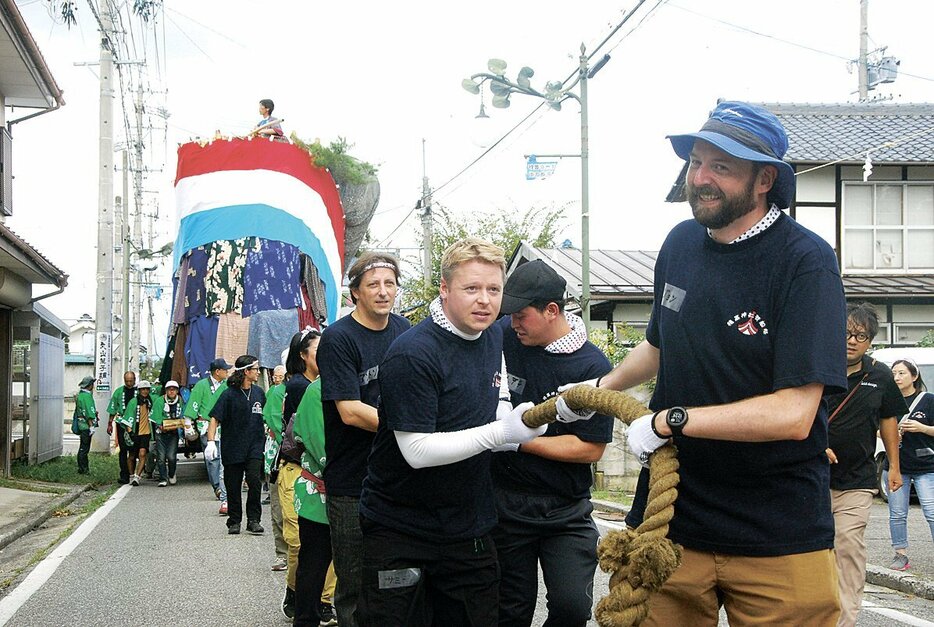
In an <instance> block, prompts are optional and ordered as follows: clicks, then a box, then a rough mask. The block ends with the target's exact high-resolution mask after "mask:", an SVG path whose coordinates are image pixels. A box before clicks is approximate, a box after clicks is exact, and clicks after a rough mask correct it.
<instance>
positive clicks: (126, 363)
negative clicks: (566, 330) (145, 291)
mask: <svg viewBox="0 0 934 627" xmlns="http://www.w3.org/2000/svg"><path fill="white" fill-rule="evenodd" d="M120 237H121V238H122V240H121V241H122V242H123V244H122V245H123V300H122V301H121V304H122V305H123V333H122V334H121V337H120V348H121V349H122V351H121V354H122V358H123V372H126V371H127V370H131V369H132V368H130V255H131V254H132V251H131V250H130V155H129V153H128V152H127V149H126V148H124V149H123V229H122V230H121V232H120ZM121 374H122V373H121Z"/></svg>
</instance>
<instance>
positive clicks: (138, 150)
mask: <svg viewBox="0 0 934 627" xmlns="http://www.w3.org/2000/svg"><path fill="white" fill-rule="evenodd" d="M134 109H135V110H136V137H135V138H133V153H134V158H133V197H134V200H135V210H136V214H135V215H134V216H133V242H134V245H135V246H134V248H135V249H136V250H141V249H142V248H143V85H142V82H140V84H139V87H138V88H137V91H136V103H135V106H134ZM150 248H152V247H150ZM133 274H134V278H135V281H134V283H135V285H134V286H133V297H134V298H133V312H132V316H133V328H132V332H131V334H130V342H131V344H130V354H131V360H132V361H131V363H132V368H136V369H139V370H142V364H141V363H140V360H139V343H140V313H141V310H142V308H143V298H142V283H143V273H142V271H141V270H137V271H136V272H134V273H133ZM130 369H131V368H128V370H130Z"/></svg>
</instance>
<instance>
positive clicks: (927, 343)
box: [918, 329, 934, 348]
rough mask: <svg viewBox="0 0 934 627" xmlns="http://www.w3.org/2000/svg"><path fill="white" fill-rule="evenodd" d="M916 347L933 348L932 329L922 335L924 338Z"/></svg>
mask: <svg viewBox="0 0 934 627" xmlns="http://www.w3.org/2000/svg"><path fill="white" fill-rule="evenodd" d="M918 346H921V347H923V348H931V347H934V329H929V330H928V332H927V333H925V334H924V337H922V338H921V341H920V342H918Z"/></svg>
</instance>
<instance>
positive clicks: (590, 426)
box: [493, 316, 613, 499]
mask: <svg viewBox="0 0 934 627" xmlns="http://www.w3.org/2000/svg"><path fill="white" fill-rule="evenodd" d="M510 320H511V318H510V316H505V317H503V318H502V319H500V320H499V322H497V325H498V326H499V327H501V329H502V332H503V355H504V356H505V357H506V372H507V373H508V375H509V393H510V397H511V398H510V400H511V401H512V404H513V406H515V405H518V404H519V403H524V402H526V401H531V402H533V403H535V404H536V405H537V404H539V403H542V402H544V401H546V400H548V399H549V398H551V397H552V396H555V395H557V393H558V386H560V385H563V384H565V383H573V382H575V381H585V380H587V379H595V378H597V377H600V376H603V375H605V374H606V373H607V372H609V371H610V368H611V365H610V361H609V360H608V359H607V358H606V355H604V354H603V353H602V352H601V351H600V349H598V348H597V347H596V346H594V345H593V344H591V343H590V342H586V343H585V344H584V345H583V346H582V347H580V348H579V349H578V350H576V351H574V352H573V353H550V352H548V351H546V350H545V348H544V347H542V346H523V345H522V343H521V342H520V341H519V338H518V337H517V336H516V332H515V331H513V330H512V327H511V326H510ZM568 434H571V435H575V436H577V437H578V438H580V439H581V440H583V441H584V442H602V443H606V442H612V441H613V418H612V417H610V416H604V415H602V414H596V415H594V416H593V417H592V418H591V419H590V420H578V421H577V422H572V423H568V424H565V423H562V422H553V423H551V424H550V425H548V431H546V432H545V436H544V437H552V436H558V435H568ZM493 482H494V483H495V484H496V485H497V486H501V487H503V488H506V489H511V490H515V491H520V492H523V493H526V494H537V495H549V496H563V497H565V498H568V499H585V498H589V497H590V486H591V483H592V476H591V469H590V464H588V463H572V462H560V461H555V460H552V459H545V458H544V457H539V456H538V455H531V454H525V453H511V452H509V453H497V454H496V455H494V456H493Z"/></svg>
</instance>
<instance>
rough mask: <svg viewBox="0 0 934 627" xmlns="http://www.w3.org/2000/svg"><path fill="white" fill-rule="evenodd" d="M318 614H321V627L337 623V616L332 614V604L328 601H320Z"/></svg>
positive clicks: (329, 626) (331, 626) (330, 626)
mask: <svg viewBox="0 0 934 627" xmlns="http://www.w3.org/2000/svg"><path fill="white" fill-rule="evenodd" d="M318 614H320V615H321V622H320V623H319V625H320V626H321V627H333V626H334V625H336V624H337V616H336V615H335V614H334V606H333V605H331V604H330V603H322V604H320V605H319V606H318Z"/></svg>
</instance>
